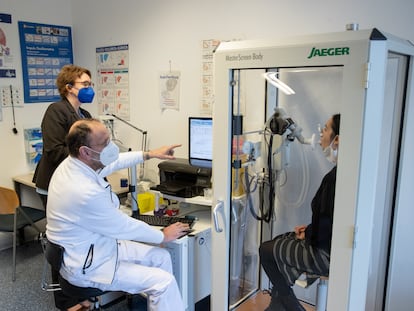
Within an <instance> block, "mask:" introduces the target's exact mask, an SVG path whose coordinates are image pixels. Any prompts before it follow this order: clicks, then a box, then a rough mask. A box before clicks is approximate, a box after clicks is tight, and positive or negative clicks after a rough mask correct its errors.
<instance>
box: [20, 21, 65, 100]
mask: <svg viewBox="0 0 414 311" xmlns="http://www.w3.org/2000/svg"><path fill="white" fill-rule="evenodd" d="M18 24H19V38H20V49H21V54H22V70H23V86H24V101H25V103H39V102H53V101H58V100H59V99H60V95H59V92H58V90H57V88H56V77H57V75H58V74H59V71H60V69H61V68H62V66H64V65H67V64H72V63H73V51H72V30H71V27H66V26H56V25H47V24H38V23H29V22H22V21H19V22H18Z"/></svg>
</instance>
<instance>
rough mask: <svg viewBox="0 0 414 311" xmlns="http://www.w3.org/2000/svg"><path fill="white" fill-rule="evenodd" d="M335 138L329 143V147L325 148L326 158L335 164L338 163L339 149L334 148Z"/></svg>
mask: <svg viewBox="0 0 414 311" xmlns="http://www.w3.org/2000/svg"><path fill="white" fill-rule="evenodd" d="M334 139H335V138H334ZM334 139H333V140H332V141H331V143H330V144H329V146H328V147H326V148H325V149H323V154H324V155H325V157H326V159H327V160H328V161H329V162H331V163H333V164H336V162H337V161H338V149H335V150H334V149H333V148H332V144H333V142H334Z"/></svg>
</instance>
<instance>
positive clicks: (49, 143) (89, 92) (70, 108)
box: [33, 65, 95, 310]
mask: <svg viewBox="0 0 414 311" xmlns="http://www.w3.org/2000/svg"><path fill="white" fill-rule="evenodd" d="M56 86H57V88H58V91H59V94H60V96H61V100H60V101H58V102H55V103H52V104H51V105H50V106H49V107H48V108H47V110H46V112H45V114H44V116H43V120H42V124H41V127H42V135H43V153H42V157H41V158H40V161H39V163H38V165H37V166H36V170H35V173H34V176H33V182H34V183H35V184H36V191H37V193H38V194H39V195H40V198H41V200H42V203H43V205H44V207H45V208H46V204H47V192H48V188H49V182H50V178H51V177H52V174H53V173H54V171H55V169H56V168H57V166H58V165H59V164H60V162H62V161H63V160H64V159H65V158H66V157H67V156H68V154H69V151H68V148H67V146H66V142H65V137H66V134H67V133H68V132H69V129H70V127H71V126H72V124H73V123H75V121H77V120H79V119H82V118H91V114H90V113H89V112H88V111H86V110H85V109H83V108H81V105H82V104H83V103H91V102H92V100H93V97H94V95H95V93H94V90H93V88H92V82H91V72H90V71H89V70H88V69H86V68H82V67H79V66H75V65H65V66H63V67H62V69H61V70H60V72H59V74H58V76H57V79H56ZM57 273H58V272H56V271H52V278H53V281H55V280H57V275H58V274H57ZM54 295H55V305H56V307H57V308H59V309H60V310H78V309H80V308H81V306H80V305H78V304H77V303H78V302H77V301H76V300H75V301H74V300H73V299H72V298H71V297H66V296H64V295H62V293H61V291H55V292H54ZM71 307H72V308H71Z"/></svg>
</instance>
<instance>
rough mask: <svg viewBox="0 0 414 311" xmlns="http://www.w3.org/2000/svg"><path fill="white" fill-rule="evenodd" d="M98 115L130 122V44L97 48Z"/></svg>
mask: <svg viewBox="0 0 414 311" xmlns="http://www.w3.org/2000/svg"><path fill="white" fill-rule="evenodd" d="M96 67H97V70H98V79H97V95H98V113H99V114H100V115H105V114H108V113H109V114H115V115H117V116H119V117H121V118H123V119H125V120H130V109H129V108H130V104H129V55H128V44H123V45H116V46H106V47H99V48H96Z"/></svg>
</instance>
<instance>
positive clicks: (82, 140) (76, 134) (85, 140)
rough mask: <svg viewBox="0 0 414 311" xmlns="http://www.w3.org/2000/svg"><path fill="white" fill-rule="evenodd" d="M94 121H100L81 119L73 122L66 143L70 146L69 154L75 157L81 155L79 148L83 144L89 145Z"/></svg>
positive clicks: (96, 120)
mask: <svg viewBox="0 0 414 311" xmlns="http://www.w3.org/2000/svg"><path fill="white" fill-rule="evenodd" d="M92 122H99V123H100V121H99V120H98V119H92V118H90V119H81V120H79V121H76V122H75V123H73V125H72V127H71V128H70V130H69V133H68V134H67V135H66V145H67V146H68V150H69V155H71V156H73V157H78V156H79V148H80V147H82V146H89V145H90V140H91V133H92V128H91V126H90V124H91V123H92Z"/></svg>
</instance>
